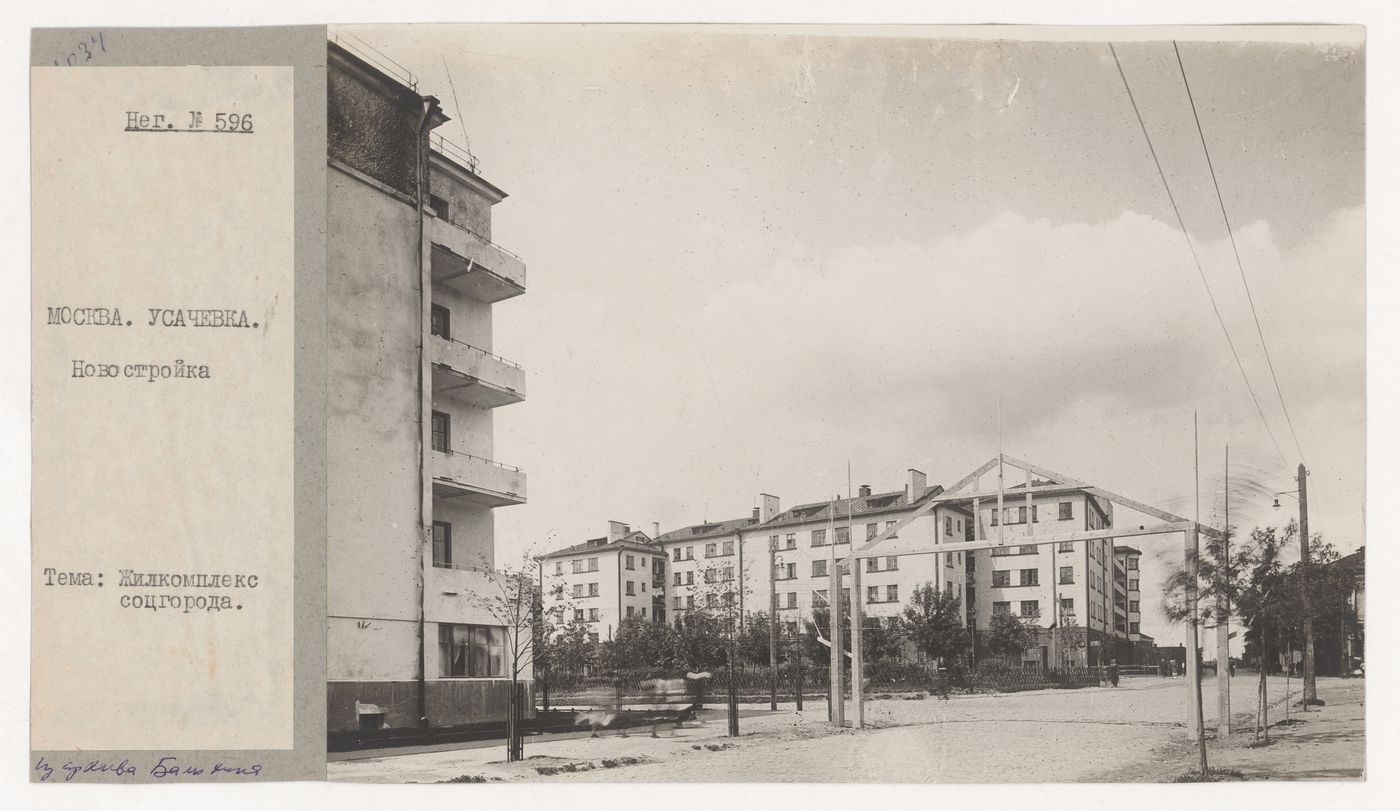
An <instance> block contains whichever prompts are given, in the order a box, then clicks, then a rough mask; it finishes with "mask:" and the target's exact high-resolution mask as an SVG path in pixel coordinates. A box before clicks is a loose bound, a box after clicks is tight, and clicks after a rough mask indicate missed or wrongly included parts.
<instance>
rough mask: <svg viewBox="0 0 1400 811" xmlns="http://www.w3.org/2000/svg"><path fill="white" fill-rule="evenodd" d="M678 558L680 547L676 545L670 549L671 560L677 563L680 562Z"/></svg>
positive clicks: (679, 556)
mask: <svg viewBox="0 0 1400 811" xmlns="http://www.w3.org/2000/svg"><path fill="white" fill-rule="evenodd" d="M680 559H681V548H680V547H679V546H678V547H676V548H675V549H674V550H673V551H672V554H671V560H674V561H676V562H677V563H679V562H680Z"/></svg>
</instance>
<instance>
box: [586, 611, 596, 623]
mask: <svg viewBox="0 0 1400 811" xmlns="http://www.w3.org/2000/svg"><path fill="white" fill-rule="evenodd" d="M588 621H589V622H597V621H598V609H596V608H590V609H588Z"/></svg>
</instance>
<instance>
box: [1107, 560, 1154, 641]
mask: <svg viewBox="0 0 1400 811" xmlns="http://www.w3.org/2000/svg"><path fill="white" fill-rule="evenodd" d="M1141 561H1142V550H1140V549H1137V548H1135V547H1131V546H1115V547H1113V640H1114V644H1113V655H1114V658H1116V659H1117V660H1118V663H1119V664H1130V663H1132V664H1139V662H1138V649H1139V647H1140V646H1139V644H1138V643H1139V642H1141V641H1142V584H1141V580H1140V574H1141V569H1139V565H1140V564H1141ZM1149 639H1150V637H1149Z"/></svg>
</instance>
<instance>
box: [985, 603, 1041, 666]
mask: <svg viewBox="0 0 1400 811" xmlns="http://www.w3.org/2000/svg"><path fill="white" fill-rule="evenodd" d="M1035 634H1036V626H1034V625H1031V624H1030V623H1027V622H1022V621H1021V618H1020V617H1017V616H1015V615H1013V614H993V615H992V622H991V626H990V627H989V628H988V629H987V636H986V645H987V650H988V651H990V652H991V654H992V655H993V656H1000V657H1002V658H1003V659H1005V660H1007V662H1009V663H1013V664H1014V663H1015V661H1016V659H1017V657H1019V656H1020V655H1021V654H1022V653H1024V652H1025V650H1026V648H1029V647H1030V646H1031V643H1032V642H1034V641H1035Z"/></svg>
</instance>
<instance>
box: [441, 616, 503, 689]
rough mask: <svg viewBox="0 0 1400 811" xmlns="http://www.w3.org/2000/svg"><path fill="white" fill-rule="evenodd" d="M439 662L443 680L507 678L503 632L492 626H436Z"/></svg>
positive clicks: (501, 629)
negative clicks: (505, 676) (453, 678)
mask: <svg viewBox="0 0 1400 811" xmlns="http://www.w3.org/2000/svg"><path fill="white" fill-rule="evenodd" d="M438 652H439V655H438V659H439V661H440V662H441V667H440V672H441V674H442V676H443V677H445V678H451V677H459V678H475V679H482V678H492V677H500V676H504V675H506V629H504V628H500V627H496V626H492V625H445V624H444V625H439V626H438Z"/></svg>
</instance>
